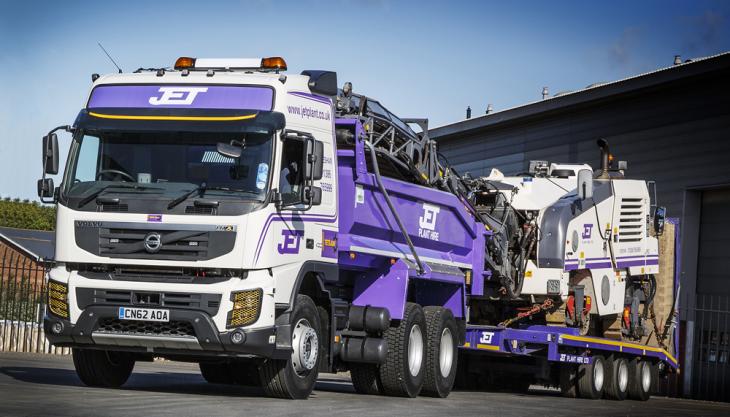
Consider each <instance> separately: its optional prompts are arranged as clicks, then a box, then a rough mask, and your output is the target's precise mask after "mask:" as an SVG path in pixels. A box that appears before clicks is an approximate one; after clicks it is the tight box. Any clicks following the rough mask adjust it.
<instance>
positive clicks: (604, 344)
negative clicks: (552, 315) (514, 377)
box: [461, 325, 679, 369]
mask: <svg viewBox="0 0 730 417" xmlns="http://www.w3.org/2000/svg"><path fill="white" fill-rule="evenodd" d="M465 340H466V342H465V343H464V345H463V346H462V347H461V348H462V349H466V350H470V351H481V352H487V353H490V354H497V355H518V356H533V355H537V356H539V355H545V356H546V357H547V360H548V361H551V362H567V363H576V364H588V363H590V362H591V354H592V353H593V351H599V352H606V353H623V354H626V355H630V356H635V357H637V356H641V357H647V358H654V359H656V360H658V361H661V362H664V363H666V364H667V365H669V366H670V367H671V368H673V369H678V368H679V363H678V361H677V358H675V357H674V356H673V355H672V354H671V353H669V352H667V351H666V350H665V349H662V348H659V347H652V346H645V345H641V344H637V343H631V342H622V341H619V340H612V339H606V338H601V337H592V336H580V335H579V334H578V329H574V328H569V327H552V326H543V325H535V326H529V327H526V328H522V329H513V328H507V327H499V326H467V329H466V339H465Z"/></svg>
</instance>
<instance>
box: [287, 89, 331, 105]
mask: <svg viewBox="0 0 730 417" xmlns="http://www.w3.org/2000/svg"><path fill="white" fill-rule="evenodd" d="M289 94H291V95H293V96H297V97H301V98H306V99H309V100H314V101H318V102H320V103H323V104H327V105H330V104H332V101H331V100H330V99H329V98H327V97H322V96H315V95H314V94H309V93H302V92H299V91H290V92H289Z"/></svg>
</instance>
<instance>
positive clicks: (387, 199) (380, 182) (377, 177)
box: [365, 142, 425, 275]
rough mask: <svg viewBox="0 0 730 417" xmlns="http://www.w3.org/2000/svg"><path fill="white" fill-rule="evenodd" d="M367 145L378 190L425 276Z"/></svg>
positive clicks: (373, 151) (376, 160)
mask: <svg viewBox="0 0 730 417" xmlns="http://www.w3.org/2000/svg"><path fill="white" fill-rule="evenodd" d="M365 145H367V147H368V148H369V149H370V158H371V159H372V161H373V173H374V174H375V182H377V183H378V188H380V192H381V193H383V197H385V202H386V203H388V207H389V208H390V212H391V213H393V217H395V222H396V223H398V228H400V232H401V233H402V234H403V238H404V239H405V240H406V243H407V244H408V247H409V248H410V249H411V253H412V254H413V258H414V259H415V261H416V264H417V265H418V274H419V275H420V274H423V273H424V271H425V269H424V267H423V264H422V263H421V258H419V257H418V254H417V253H416V248H415V247H414V246H413V242H411V237H410V236H408V231H407V230H406V228H405V226H403V222H401V220H400V216H398V212H396V211H395V207H394V206H393V202H391V201H390V196H389V195H388V191H386V189H385V186H384V185H383V180H382V178H381V177H380V169H379V168H378V157H377V155H376V154H375V147H374V146H373V145H372V144H370V143H368V142H365Z"/></svg>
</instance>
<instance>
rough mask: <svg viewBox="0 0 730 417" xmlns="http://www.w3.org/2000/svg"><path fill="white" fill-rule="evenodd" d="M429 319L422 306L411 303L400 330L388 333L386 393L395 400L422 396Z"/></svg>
mask: <svg viewBox="0 0 730 417" xmlns="http://www.w3.org/2000/svg"><path fill="white" fill-rule="evenodd" d="M425 332H426V319H425V317H424V315H423V309H421V306H420V305H418V304H415V303H407V304H406V308H405V313H404V314H403V319H402V320H400V323H399V324H398V326H395V327H393V326H391V327H390V328H389V329H388V330H386V332H385V338H386V339H387V341H388V354H387V355H386V359H385V363H384V364H382V365H380V382H382V384H383V393H384V394H386V395H390V396H394V397H411V398H413V397H415V396H417V395H418V394H419V393H420V392H421V388H422V387H423V381H424V379H425V375H426V369H425V366H424V362H425V359H426V358H425V356H426V355H425V350H426V349H425V346H426V338H425Z"/></svg>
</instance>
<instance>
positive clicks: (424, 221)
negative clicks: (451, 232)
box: [418, 203, 441, 240]
mask: <svg viewBox="0 0 730 417" xmlns="http://www.w3.org/2000/svg"><path fill="white" fill-rule="evenodd" d="M439 211H441V208H440V207H438V206H433V205H431V204H426V203H423V215H422V216H421V217H419V218H418V226H419V229H418V236H419V237H423V238H426V239H431V240H439V232H437V231H436V216H438V214H439Z"/></svg>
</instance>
